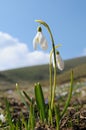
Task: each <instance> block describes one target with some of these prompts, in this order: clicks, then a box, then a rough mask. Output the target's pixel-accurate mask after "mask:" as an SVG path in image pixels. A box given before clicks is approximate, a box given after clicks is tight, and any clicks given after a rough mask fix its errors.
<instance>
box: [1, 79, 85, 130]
mask: <svg viewBox="0 0 86 130" xmlns="http://www.w3.org/2000/svg"><path fill="white" fill-rule="evenodd" d="M68 89H69V83H66V84H62V85H60V86H58V88H57V90H56V101H58V103H59V105H60V110H62V109H63V107H64V103H65V101H66V99H67V95H68ZM43 91H44V93H45V99H46V98H47V96H48V91H49V88H46V87H44V88H43ZM27 92H28V93H30V95H32V96H33V94H34V92H33V88H32V89H31V88H30V89H27ZM4 97H7V98H8V101H9V103H10V108H11V114H12V118H13V119H15V120H16V119H17V118H18V117H19V116H20V113H21V112H22V113H23V115H24V116H25V118H26V119H27V118H28V114H29V113H28V112H27V108H26V107H25V105H24V104H23V103H22V101H21V99H20V98H19V95H18V93H17V92H16V91H14V90H7V91H5V92H4V93H3V95H2V94H1V92H0V113H4V110H5V107H6V106H5V103H4V100H3V99H4ZM3 126H5V124H3ZM3 128H4V127H3ZM3 128H0V130H3ZM35 130H56V129H55V126H53V127H51V126H47V125H46V124H41V123H40V122H37V123H36V128H35ZM60 130H86V80H84V81H83V82H81V81H80V82H76V83H75V84H74V89H73V94H72V99H71V102H70V105H69V107H68V111H67V112H66V113H65V115H64V117H63V118H62V120H61V122H60Z"/></svg>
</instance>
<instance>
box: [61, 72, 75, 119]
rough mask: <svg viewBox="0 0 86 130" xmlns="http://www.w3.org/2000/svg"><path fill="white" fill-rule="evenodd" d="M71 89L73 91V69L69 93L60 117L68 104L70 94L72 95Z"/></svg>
mask: <svg viewBox="0 0 86 130" xmlns="http://www.w3.org/2000/svg"><path fill="white" fill-rule="evenodd" d="M72 91H73V71H71V84H70V90H69V95H68V98H67V101H66V103H65V106H64V109H63V111H62V114H61V118H62V117H63V115H64V114H65V112H66V110H67V108H68V106H69V103H70V100H71V96H72Z"/></svg>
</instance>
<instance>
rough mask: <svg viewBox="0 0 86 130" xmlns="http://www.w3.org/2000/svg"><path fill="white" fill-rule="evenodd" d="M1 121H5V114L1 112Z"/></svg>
mask: <svg viewBox="0 0 86 130" xmlns="http://www.w3.org/2000/svg"><path fill="white" fill-rule="evenodd" d="M0 121H1V122H2V123H3V122H5V116H4V115H3V114H0Z"/></svg>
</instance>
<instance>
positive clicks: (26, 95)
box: [23, 91, 32, 103]
mask: <svg viewBox="0 0 86 130" xmlns="http://www.w3.org/2000/svg"><path fill="white" fill-rule="evenodd" d="M23 94H24V95H25V97H26V98H27V99H28V100H29V102H30V103H32V99H31V98H30V97H29V95H28V94H27V93H26V92H25V91H23Z"/></svg>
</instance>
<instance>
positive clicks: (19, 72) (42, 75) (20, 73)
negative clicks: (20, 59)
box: [0, 56, 86, 86]
mask: <svg viewBox="0 0 86 130" xmlns="http://www.w3.org/2000/svg"><path fill="white" fill-rule="evenodd" d="M71 69H73V70H74V77H75V79H77V78H80V77H85V76H86V56H85V57H79V58H75V59H70V60H66V61H65V69H64V71H62V72H60V71H59V72H58V81H59V83H63V82H65V81H69V80H70V70H71ZM48 79H49V68H48V65H41V66H33V67H24V68H18V69H13V70H7V71H2V72H0V86H2V85H6V84H8V85H9V84H10V85H12V84H15V83H16V82H24V83H25V82H29V83H34V82H39V81H40V82H45V84H47V82H48Z"/></svg>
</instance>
